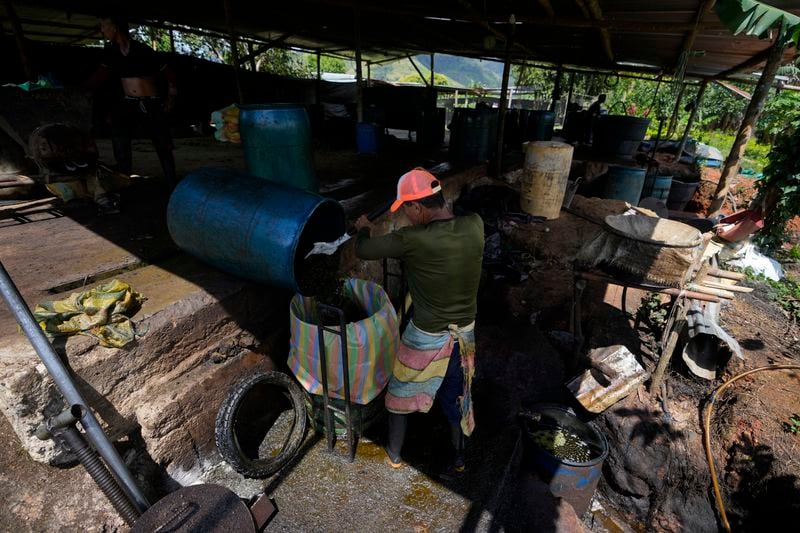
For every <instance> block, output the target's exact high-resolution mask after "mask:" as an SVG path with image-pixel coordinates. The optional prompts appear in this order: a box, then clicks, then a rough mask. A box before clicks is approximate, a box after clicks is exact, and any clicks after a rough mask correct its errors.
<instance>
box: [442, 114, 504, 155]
mask: <svg viewBox="0 0 800 533" xmlns="http://www.w3.org/2000/svg"><path fill="white" fill-rule="evenodd" d="M496 140H497V109H492V108H475V109H467V108H456V109H454V110H453V121H452V123H451V124H450V148H449V154H450V160H451V161H452V162H453V163H455V164H456V165H470V164H475V163H482V162H484V161H487V160H488V159H489V158H491V157H492V156H493V155H494V151H495V148H496V147H495V144H496Z"/></svg>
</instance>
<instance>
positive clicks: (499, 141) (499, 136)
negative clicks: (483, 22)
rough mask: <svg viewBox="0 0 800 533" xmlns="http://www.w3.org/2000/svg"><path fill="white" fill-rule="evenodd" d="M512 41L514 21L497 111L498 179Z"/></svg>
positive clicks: (501, 166)
mask: <svg viewBox="0 0 800 533" xmlns="http://www.w3.org/2000/svg"><path fill="white" fill-rule="evenodd" d="M513 39H514V21H513V20H512V24H511V31H510V32H509V36H508V39H507V40H506V60H505V62H504V63H503V87H502V89H501V90H500V109H498V110H497V114H498V116H497V147H496V150H497V152H496V154H495V162H496V165H495V171H496V172H495V176H497V177H500V175H501V174H502V173H503V133H504V132H505V127H506V104H507V98H506V93H507V92H508V77H509V75H510V74H511V46H512V41H513Z"/></svg>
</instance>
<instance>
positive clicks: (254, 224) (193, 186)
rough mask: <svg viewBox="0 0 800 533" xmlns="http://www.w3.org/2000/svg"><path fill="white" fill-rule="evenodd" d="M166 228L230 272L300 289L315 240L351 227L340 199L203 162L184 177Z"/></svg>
mask: <svg viewBox="0 0 800 533" xmlns="http://www.w3.org/2000/svg"><path fill="white" fill-rule="evenodd" d="M167 227H168V229H169V233H170V235H171V236H172V240H173V241H175V244H177V245H178V246H179V247H180V248H181V249H183V250H185V251H186V252H188V253H190V254H192V255H194V256H195V257H198V258H200V259H202V260H203V261H205V262H206V263H209V264H211V265H213V266H215V267H217V268H219V269H221V270H224V271H225V272H229V273H231V274H235V275H237V276H241V277H243V278H246V279H250V280H253V281H258V282H262V283H266V284H269V285H277V286H280V287H286V288H289V289H292V290H294V291H297V290H298V287H297V281H296V271H297V267H298V266H299V264H300V262H301V261H302V260H303V258H304V257H305V255H306V254H307V253H308V252H309V251H311V248H312V247H313V245H314V243H315V242H319V241H327V242H330V241H334V240H336V239H337V238H339V237H340V236H342V234H344V232H345V216H344V210H343V209H342V206H341V205H339V203H338V202H336V201H334V200H331V199H328V198H323V197H322V196H319V195H318V194H314V193H311V192H308V191H303V190H301V189H297V188H294V187H290V186H288V185H283V184H279V183H273V182H271V181H268V180H265V179H260V178H258V177H255V176H249V175H246V174H240V173H239V172H237V171H235V170H230V169H223V168H205V169H200V170H198V171H195V172H192V173H191V174H189V175H187V176H186V177H185V178H184V179H182V180H181V181H180V183H178V186H177V187H176V188H175V191H173V193H172V196H171V197H170V200H169V205H168V206H167Z"/></svg>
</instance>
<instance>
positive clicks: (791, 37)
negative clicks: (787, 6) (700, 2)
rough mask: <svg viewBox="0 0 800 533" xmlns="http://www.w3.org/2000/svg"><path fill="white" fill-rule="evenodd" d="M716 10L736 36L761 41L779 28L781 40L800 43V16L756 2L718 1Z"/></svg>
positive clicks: (753, 0)
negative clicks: (756, 38)
mask: <svg viewBox="0 0 800 533" xmlns="http://www.w3.org/2000/svg"><path fill="white" fill-rule="evenodd" d="M714 10H715V11H716V12H717V16H719V19H720V20H721V21H722V23H723V24H724V25H725V26H726V27H727V28H728V29H729V30H731V31H732V32H733V33H734V35H738V34H740V33H744V34H745V35H754V36H756V37H758V38H759V39H763V38H765V37H769V31H770V30H771V29H773V28H777V29H779V30H780V31H781V34H780V35H779V38H780V39H783V40H785V41H786V42H788V41H794V43H795V45H797V44H798V42H800V16H797V15H794V14H792V13H789V12H788V11H784V10H782V9H778V8H777V7H772V6H770V5H768V4H765V3H763V2H757V1H756V0H717V3H716V5H715V6H714Z"/></svg>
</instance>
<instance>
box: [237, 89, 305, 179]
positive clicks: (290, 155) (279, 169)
mask: <svg viewBox="0 0 800 533" xmlns="http://www.w3.org/2000/svg"><path fill="white" fill-rule="evenodd" d="M239 109H240V111H239V132H240V133H241V136H242V147H243V148H244V159H245V163H247V171H248V172H249V173H250V174H252V175H254V176H258V177H260V178H266V179H268V180H270V181H274V182H277V183H285V184H287V185H291V186H293V187H298V188H300V189H305V190H307V191H313V192H317V191H318V190H319V185H318V184H317V178H316V174H315V173H314V160H313V157H312V152H311V125H310V123H309V121H308V114H307V113H306V109H305V107H303V106H302V105H298V104H253V105H241V106H239Z"/></svg>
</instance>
